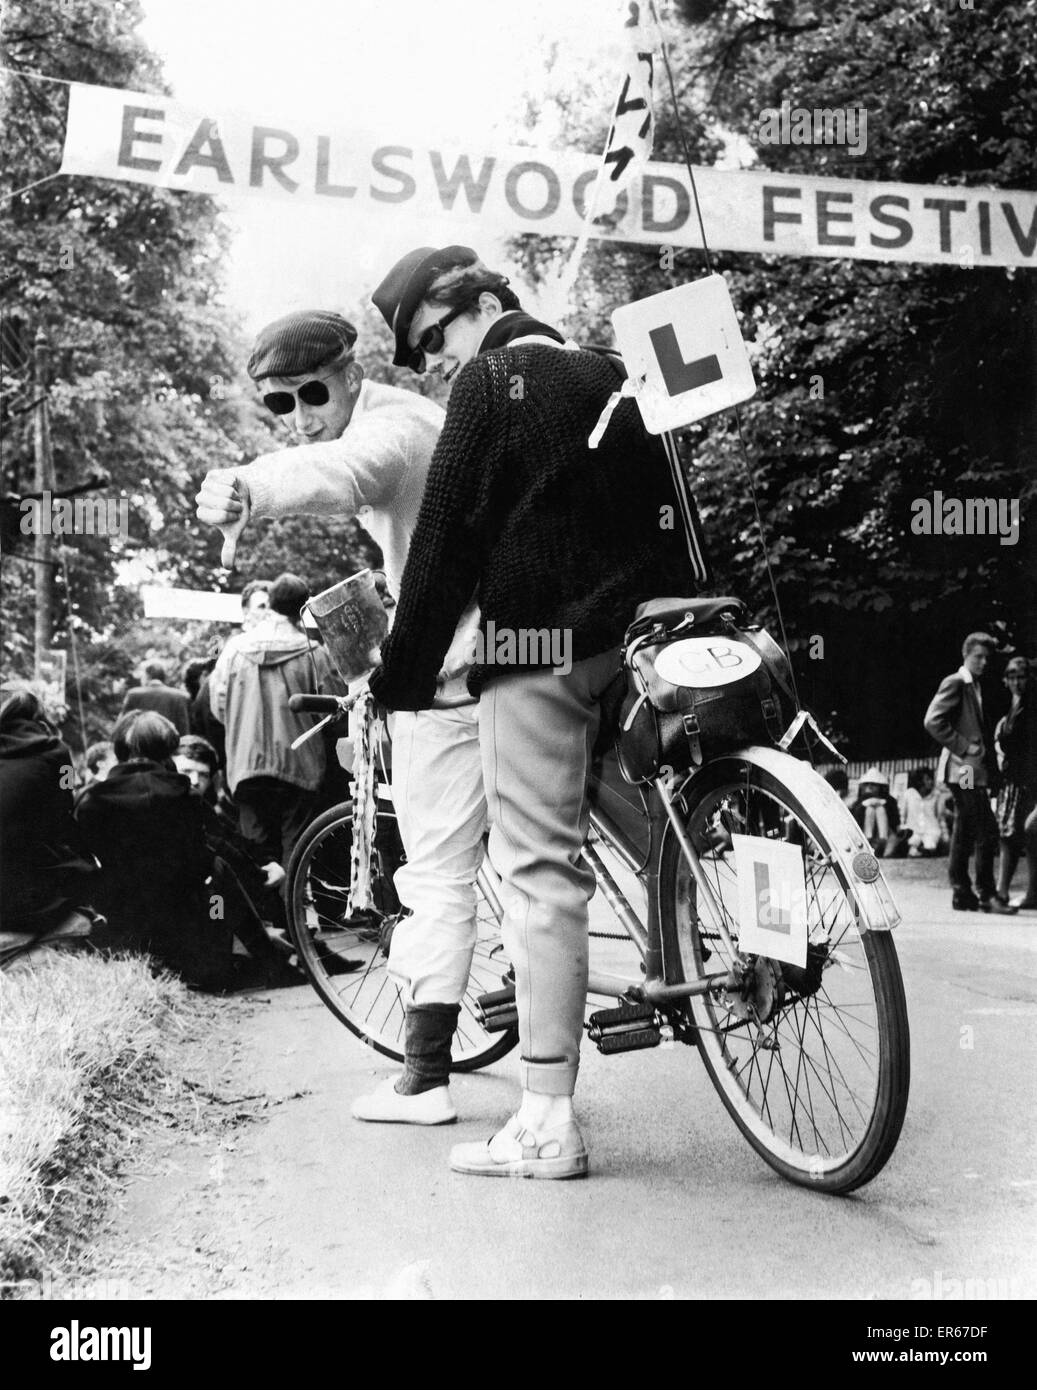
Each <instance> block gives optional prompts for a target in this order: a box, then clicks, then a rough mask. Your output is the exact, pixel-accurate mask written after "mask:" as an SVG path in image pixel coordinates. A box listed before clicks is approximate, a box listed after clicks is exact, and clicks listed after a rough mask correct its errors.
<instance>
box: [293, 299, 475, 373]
mask: <svg viewBox="0 0 1037 1390" xmlns="http://www.w3.org/2000/svg"><path fill="white" fill-rule="evenodd" d="M471 307H472V301H470V300H467V301H466V302H465V303H464V304H462V305H461V306H460V307H459V308H457V309H451V311H450V313H449V314H446V315H445V316H444V317H443V318H441V319H437V321H436V322H435V323H430V324H429V326H428V328H426V329H425V331H424V333H422V335H421V337H420V338H419V339H418V341H417V342H416V343H415V345H414V347H413V348H411V354H410V365H411V368H412V369H413V370H414V371H416V372H423V371H424V370H425V354H426V353H427V352H440V351H442V348H443V344H444V343H445V342H446V334H445V333H444V332H443V329H444V328H446V326H447V324H450V323H453V321H454V319H457V318H460V317H461V315H462V314H464V313H467V311H468V310H469V309H470V308H471ZM307 384H309V383H307Z"/></svg>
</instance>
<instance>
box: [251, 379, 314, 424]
mask: <svg viewBox="0 0 1037 1390" xmlns="http://www.w3.org/2000/svg"><path fill="white" fill-rule="evenodd" d="M296 396H298V398H299V400H300V401H302V403H303V405H327V403H328V401H330V400H331V392H330V391H329V390H328V385H327V382H326V381H322V380H321V379H320V378H319V377H315V378H314V379H313V381H304V382H303V384H302V385H301V386H298V387H296V389H295V390H294V391H268V392H267V393H266V395H265V396H264V397H263V404H264V405H265V406H266V408H267V410H271V411H273V413H274V414H275V415H290V414H291V413H292V411H293V410H294V409H295V398H296Z"/></svg>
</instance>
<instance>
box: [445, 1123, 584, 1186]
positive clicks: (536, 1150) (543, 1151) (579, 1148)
mask: <svg viewBox="0 0 1037 1390" xmlns="http://www.w3.org/2000/svg"><path fill="white" fill-rule="evenodd" d="M450 1166H451V1168H453V1170H454V1172H455V1173H474V1174H476V1175H478V1176H479V1177H486V1178H582V1177H586V1175H587V1169H588V1162H587V1149H586V1146H585V1144H584V1142H583V1135H582V1134H581V1133H580V1131H579V1127H578V1126H577V1124H576V1121H575V1120H567V1121H566V1122H565V1123H564V1124H561V1125H556V1126H555V1127H554V1128H552V1129H542V1130H540V1132H539V1133H537V1134H534V1133H533V1131H532V1130H530V1129H526V1128H525V1126H524V1125H523V1124H522V1123H521V1122H520V1121H519V1118H518V1116H517V1115H512V1117H511V1119H510V1120H509V1121H508V1123H507V1124H506V1125H505V1126H504V1128H503V1129H502V1130H500V1131H498V1133H496V1134H495V1135H494V1136H493V1138H492V1139H491V1140H490V1141H489V1142H488V1143H485V1144H455V1145H454V1147H453V1148H452V1149H451V1150H450Z"/></svg>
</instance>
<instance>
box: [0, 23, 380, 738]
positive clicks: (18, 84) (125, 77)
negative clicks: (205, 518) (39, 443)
mask: <svg viewBox="0 0 1037 1390" xmlns="http://www.w3.org/2000/svg"><path fill="white" fill-rule="evenodd" d="M140 18H141V9H140V5H139V3H138V0H78V3H77V4H76V5H75V6H73V7H67V6H66V5H64V4H61V3H60V0H11V2H10V3H8V4H7V5H5V7H4V41H5V47H6V52H5V58H4V61H5V63H6V64H7V65H8V66H9V67H11V68H13V69H14V70H15V74H16V75H13V76H9V77H8V79H7V81H6V83H5V86H4V88H3V91H2V93H0V113H2V124H3V128H4V130H5V137H4V156H5V157H4V165H3V169H2V171H0V198H3V202H2V203H0V208H2V209H3V211H2V214H0V294H2V298H0V309H2V319H0V350H2V381H0V388H2V393H3V394H2V400H0V411H2V414H0V431H2V451H0V494H2V495H4V496H6V497H7V498H8V499H9V502H10V505H8V506H6V507H5V508H4V521H5V526H4V540H5V545H4V555H3V571H2V588H3V592H2V602H3V616H4V622H3V649H2V650H3V659H4V667H5V672H6V674H7V675H8V676H10V675H17V676H25V675H28V674H29V673H30V671H31V665H32V604H33V592H34V583H35V566H34V564H33V560H32V540H31V537H27V536H24V535H22V534H21V527H20V525H19V523H20V521H21V519H22V514H21V513H20V510H19V508H18V505H17V499H18V498H20V497H21V496H22V495H23V494H25V493H26V492H28V491H30V490H31V489H32V482H33V454H32V413H33V412H32V403H33V401H34V399H35V391H34V386H33V382H32V380H31V355H32V344H33V339H34V336H35V333H36V331H37V329H39V328H43V329H44V330H45V331H46V333H47V335H48V337H49V339H50V343H51V346H52V371H51V380H50V381H49V383H48V387H49V389H48V399H49V409H50V417H51V434H52V439H53V447H54V457H55V474H56V478H55V483H56V486H57V487H58V488H69V487H76V486H81V485H83V484H84V483H87V482H89V480H90V479H91V478H100V479H102V480H103V482H102V485H101V487H100V489H99V490H96V491H95V492H94V493H92V494H91V496H100V497H101V498H103V499H108V498H110V499H112V500H113V501H114V502H121V503H125V504H126V511H127V526H126V528H125V532H124V533H120V534H116V535H75V536H69V537H66V538H63V540H62V543H61V544H60V545H59V546H58V547H57V559H58V562H59V565H58V568H57V571H56V590H57V602H56V611H55V619H56V627H55V645H58V646H61V645H67V643H68V641H69V637H70V632H71V631H74V632H75V634H76V636H77V639H78V645H79V647H80V657H81V666H82V674H83V680H84V684H85V687H86V688H87V690H88V691H89V692H90V694H91V699H90V702H89V703H90V715H89V718H90V721H91V723H90V727H89V728H88V729H87V730H85V731H83V732H84V733H85V734H87V735H89V736H96V735H97V734H98V733H99V732H101V731H102V730H103V728H104V727H105V725H106V724H107V723H108V722H109V721H110V718H111V716H112V714H113V713H114V712H115V710H116V709H117V708H118V694H117V686H118V683H119V681H120V680H125V679H126V678H128V677H129V675H130V674H131V670H132V668H133V666H134V664H135V662H136V661H137V660H138V659H139V658H140V657H141V656H143V655H147V654H148V651H149V650H156V651H158V652H162V653H164V654H167V655H168V654H170V653H171V651H172V650H173V648H174V647H175V645H176V644H175V643H173V642H172V638H171V636H170V634H169V633H168V632H166V631H164V630H163V629H159V628H157V627H149V626H148V624H145V623H144V622H143V619H142V611H141V602H140V597H139V586H140V583H141V582H142V581H143V580H146V579H151V580H157V581H158V582H162V583H169V584H174V585H177V584H179V585H186V586H188V587H193V588H201V589H213V590H221V589H226V588H231V589H236V588H239V587H240V586H241V584H242V582H243V579H242V575H241V574H240V573H239V574H237V575H234V576H230V575H227V574H226V573H225V572H224V571H223V570H221V568H220V565H219V552H220V544H219V536H218V533H216V532H215V531H214V530H212V529H211V528H208V527H202V526H200V525H198V524H197V523H196V522H195V520H194V495H195V493H196V491H197V488H198V485H199V483H200V481H201V478H202V476H203V475H204V473H205V472H206V470H207V469H209V468H212V467H219V466H224V467H226V466H232V465H234V464H236V463H239V462H241V461H243V460H247V459H251V458H254V457H255V456H256V455H257V454H259V453H262V452H265V451H267V450H268V449H270V448H271V447H276V446H277V445H279V444H280V443H281V442H282V439H281V436H280V435H279V434H278V432H277V426H276V422H275V421H274V420H273V419H272V417H269V416H268V414H267V412H265V411H264V410H263V408H262V406H261V404H260V402H259V400H258V394H257V392H256V390H255V387H254V385H253V383H252V382H250V381H249V380H248V378H247V377H246V376H245V373H244V363H245V360H246V358H247V354H248V342H247V339H246V336H245V335H244V333H243V331H242V328H241V325H240V323H239V322H238V321H237V320H236V318H235V316H234V315H233V314H232V312H231V311H230V309H229V308H228V306H227V304H226V302H225V300H224V296H223V290H222V283H223V266H224V263H225V261H226V259H227V256H228V254H229V233H228V231H227V228H226V226H225V225H224V223H223V222H222V221H221V218H220V214H219V209H218V206H217V204H216V203H215V202H214V201H213V200H212V199H211V198H208V197H205V196H200V195H197V194H185V193H180V192H174V191H171V190H168V189H162V188H151V187H145V186H137V185H133V184H128V183H117V182H110V181H104V180H99V179H91V178H81V177H76V178H67V177H61V178H52V179H49V180H48V181H46V182H43V183H41V184H40V185H39V186H35V187H30V185H36V184H37V183H38V181H40V180H44V179H47V176H49V175H53V174H54V173H55V171H56V170H57V169H58V167H59V164H60V156H61V147H62V142H63V137H64V129H65V115H66V109H67V104H68V89H67V87H65V86H63V85H61V83H60V82H56V83H55V82H41V81H39V80H38V79H37V78H34V77H30V76H29V75H28V74H29V73H30V72H39V73H45V74H48V75H50V76H52V77H54V78H58V79H63V80H66V81H79V82H89V83H98V84H102V85H106V86H111V87H125V88H131V89H135V90H139V91H153V92H157V93H167V92H168V88H167V87H166V84H165V83H164V81H163V78H162V73H161V69H160V65H159V63H158V61H157V59H156V58H155V57H154V56H153V55H152V54H151V53H149V52H148V50H147V48H146V47H145V45H144V44H143V42H142V41H141V39H140V37H139V35H138V33H137V25H138V24H139V21H140ZM23 73H24V74H25V75H24V76H22V75H20V74H23ZM18 190H25V191H24V192H19V191H18ZM12 195H13V196H12ZM382 332H383V339H382V340H381V341H379V342H378V343H376V345H374V349H373V352H372V353H370V354H369V356H370V365H371V368H372V370H373V371H374V372H375V374H379V372H380V370H381V367H382V364H383V362H386V361H387V356H386V352H385V344H386V343H387V342H388V339H389V335H388V334H387V333H385V330H384V326H383V329H382ZM389 355H391V354H389ZM388 370H389V371H390V373H391V371H392V369H391V368H389V369H388ZM9 522H13V523H14V524H13V525H9V524H8V523H9ZM253 539H254V541H255V544H254V546H250V547H248V548H246V551H245V558H246V559H247V561H248V563H249V565H250V567H251V569H252V572H253V573H255V572H257V571H258V572H262V573H266V574H269V575H271V576H272V575H274V574H276V573H278V572H279V571H282V570H286V569H290V570H294V571H296V572H299V573H301V574H303V575H304V576H306V577H307V578H308V579H309V580H310V582H311V583H312V584H313V585H314V586H315V587H322V586H323V585H324V584H329V583H332V582H334V581H335V580H337V579H341V578H343V577H345V576H346V575H348V574H351V573H353V572H354V571H355V570H356V569H358V568H361V567H363V566H364V565H366V564H370V563H372V562H377V561H378V559H379V558H380V557H379V556H378V553H377V548H376V547H374V545H373V542H371V540H370V538H369V537H366V536H365V535H364V533H363V532H362V531H361V529H360V528H359V527H356V526H355V525H352V526H344V525H343V524H342V523H341V521H338V520H329V521H324V520H322V519H314V518H307V519H306V520H305V521H304V522H303V521H295V520H291V521H286V522H281V523H276V524H274V523H266V524H264V525H262V526H261V527H259V528H257V533H256V535H255V537H254V538H253ZM12 542H13V544H12ZM66 569H67V575H68V588H67V590H66V587H65V573H66ZM245 577H248V576H247V575H246V576H245ZM138 629H139V632H138ZM131 633H133V634H134V636H133V637H132V639H131V637H130V634H131ZM186 633H187V635H188V636H189V637H193V639H194V641H195V642H196V643H198V644H199V645H201V644H202V643H203V640H204V635H203V629H201V628H194V627H193V626H192V627H189V628H188V629H186ZM141 634H144V637H143V641H141V640H138V638H139V637H140V635H141ZM152 638H153V639H154V640H153V641H152V640H151V639H152ZM141 646H144V647H145V650H144V651H142V650H141ZM183 654H185V655H191V654H201V653H200V652H199V650H198V646H196V647H195V650H194V652H193V653H192V651H191V650H190V649H187V650H186V651H185V652H184V653H183ZM69 705H70V708H71V710H72V714H73V721H74V718H75V711H76V708H77V702H76V700H75V699H74V698H72V692H71V691H70V692H69Z"/></svg>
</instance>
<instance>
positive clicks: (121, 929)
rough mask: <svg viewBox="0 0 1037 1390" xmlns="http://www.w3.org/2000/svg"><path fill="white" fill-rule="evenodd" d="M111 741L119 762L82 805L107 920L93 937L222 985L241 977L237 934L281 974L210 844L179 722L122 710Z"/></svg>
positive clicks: (208, 984) (278, 960) (203, 983)
mask: <svg viewBox="0 0 1037 1390" xmlns="http://www.w3.org/2000/svg"><path fill="white" fill-rule="evenodd" d="M112 741H113V743H114V745H115V755H116V757H117V758H118V763H117V764H116V766H115V767H114V768H112V770H111V772H110V773H109V775H108V777H107V779H106V780H105V781H104V782H98V783H95V784H94V785H93V786H91V787H88V788H87V790H86V792H85V793H84V795H83V798H82V800H81V801H80V803H79V806H78V807H77V810H76V816H77V819H78V821H79V825H80V828H81V830H82V833H83V839H84V841H85V843H86V844H87V846H88V847H89V848H90V850H91V851H92V852H93V853H94V854H95V855H96V857H97V859H98V860H99V861H100V864H101V875H100V882H99V891H98V897H99V900H100V902H101V903H103V904H104V910H105V912H106V915H107V917H108V930H107V932H106V933H105V934H103V935H101V936H99V937H98V938H97V941H96V944H98V945H102V946H107V947H109V948H113V949H129V950H138V951H147V952H148V953H149V954H150V955H152V956H154V957H155V958H156V960H157V961H159V962H160V963H161V964H162V965H165V966H167V967H169V968H170V969H172V970H175V971H177V972H178V973H179V974H180V975H182V976H183V978H184V979H185V980H186V981H187V982H188V983H190V984H194V985H197V986H199V987H200V988H202V989H210V990H222V989H228V988H231V987H232V986H233V985H234V984H235V983H237V980H236V977H235V972H234V967H233V939H234V936H235V935H237V936H238V937H239V939H241V940H242V941H243V943H244V944H245V946H246V947H248V949H249V950H250V951H251V952H252V954H253V955H254V956H256V958H257V960H258V963H259V965H260V967H261V968H262V969H263V970H265V971H266V975H267V978H266V981H265V982H266V983H279V982H280V980H281V977H282V976H283V973H284V969H285V966H284V962H283V958H282V956H281V954H280V953H279V952H278V951H277V950H276V948H275V947H274V946H273V944H272V943H271V942H270V941H269V939H268V938H267V936H266V933H265V932H264V931H263V929H262V924H261V923H260V922H258V921H257V920H256V918H255V915H254V914H253V913H252V912H251V910H250V908H249V906H248V902H247V899H245V897H244V895H243V894H242V893H241V890H240V888H239V887H238V886H237V884H236V883H235V882H234V881H233V876H232V875H231V874H230V873H229V871H228V870H227V869H226V867H225V866H224V865H223V864H222V861H221V860H220V859H219V858H218V856H214V855H213V853H212V851H211V849H210V848H209V846H208V845H207V844H206V841H205V824H204V819H203V815H202V809H201V802H200V800H198V799H197V798H196V797H194V796H193V795H192V793H191V783H190V781H189V780H188V779H187V778H186V777H183V776H181V775H180V773H179V772H177V770H176V768H175V766H174V765H173V762H172V758H173V755H174V753H175V752H176V749H177V746H178V744H179V742H180V734H179V732H178V730H177V729H176V727H175V725H173V724H172V723H171V722H170V720H168V719H166V718H165V717H164V716H163V715H161V714H158V713H156V712H155V711H153V710H133V711H131V712H130V713H129V714H126V715H123V716H122V718H120V719H119V721H118V722H117V724H116V725H115V729H114V732H113V740H112ZM96 935H97V934H96V933H95V936H96ZM298 980H299V977H298V976H297V975H294V974H293V981H292V982H293V983H298Z"/></svg>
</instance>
